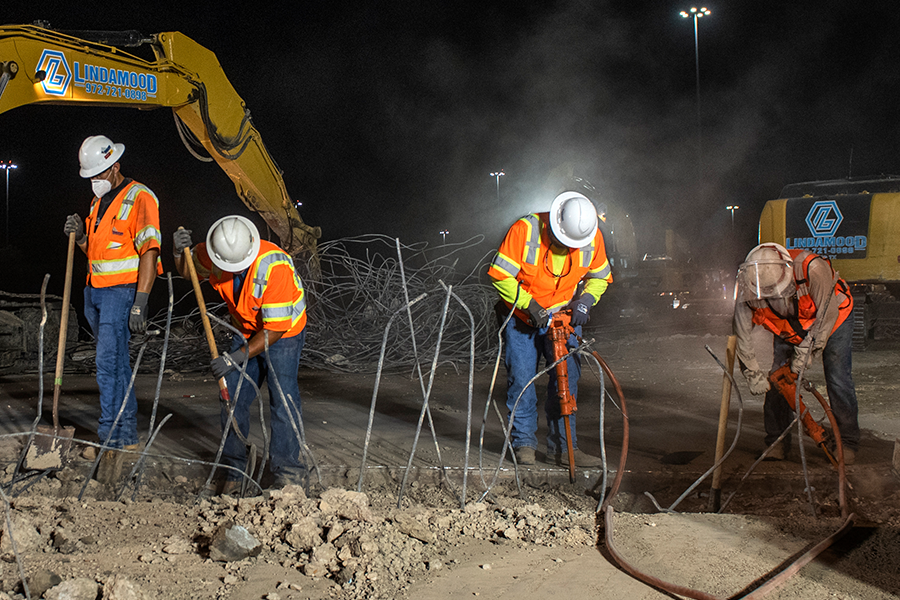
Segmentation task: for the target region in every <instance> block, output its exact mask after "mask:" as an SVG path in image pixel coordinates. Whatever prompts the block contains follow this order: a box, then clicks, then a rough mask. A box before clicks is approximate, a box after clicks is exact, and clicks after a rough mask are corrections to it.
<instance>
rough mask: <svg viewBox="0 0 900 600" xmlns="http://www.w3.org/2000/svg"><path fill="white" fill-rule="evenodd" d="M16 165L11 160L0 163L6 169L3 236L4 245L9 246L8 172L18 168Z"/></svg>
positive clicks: (0, 166)
mask: <svg viewBox="0 0 900 600" xmlns="http://www.w3.org/2000/svg"><path fill="white" fill-rule="evenodd" d="M18 168H19V166H18V165H14V164H13V163H12V162H7V163H0V169H3V170H4V171H6V215H5V216H6V225H5V227H4V230H5V231H6V235H5V237H4V238H3V239H4V241H5V242H6V245H7V246H9V172H10V171H11V170H12V169H18Z"/></svg>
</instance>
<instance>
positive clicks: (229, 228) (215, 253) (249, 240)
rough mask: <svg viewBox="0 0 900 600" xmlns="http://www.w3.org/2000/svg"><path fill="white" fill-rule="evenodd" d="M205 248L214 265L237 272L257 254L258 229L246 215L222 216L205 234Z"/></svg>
mask: <svg viewBox="0 0 900 600" xmlns="http://www.w3.org/2000/svg"><path fill="white" fill-rule="evenodd" d="M206 250H207V253H208V254H209V258H210V259H211V260H212V262H213V264H214V265H216V266H217V267H219V268H220V269H222V270H223V271H226V272H228V273H239V272H240V271H243V270H244V269H246V268H247V267H249V266H250V265H251V264H253V261H254V260H256V255H257V254H259V230H258V229H257V228H256V225H254V224H253V221H251V220H250V219H248V218H246V217H241V216H238V215H233V216H229V217H222V218H221V219H219V220H218V221H216V222H215V223H213V226H212V227H210V228H209V233H207V234H206Z"/></svg>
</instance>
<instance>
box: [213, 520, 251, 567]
mask: <svg viewBox="0 0 900 600" xmlns="http://www.w3.org/2000/svg"><path fill="white" fill-rule="evenodd" d="M261 551H262V545H261V544H260V543H259V542H258V541H257V540H256V538H254V537H253V536H252V535H250V532H249V531H247V529H246V528H244V527H242V526H241V525H235V524H234V523H233V522H230V521H229V522H226V523H223V524H222V525H220V526H219V527H218V528H217V529H216V531H215V532H214V533H213V536H212V540H211V541H210V543H209V557H210V558H211V559H213V560H215V561H218V562H233V561H236V560H244V559H245V558H248V557H250V556H256V555H258V554H259V553H260V552H261Z"/></svg>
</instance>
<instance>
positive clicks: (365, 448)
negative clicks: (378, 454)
mask: <svg viewBox="0 0 900 600" xmlns="http://www.w3.org/2000/svg"><path fill="white" fill-rule="evenodd" d="M426 296H428V294H427V293H422V294H420V295H418V296H416V297H415V298H413V299H412V300H410V301H409V302H407V303H406V304H405V305H404V306H401V307H400V308H399V309H397V310H396V311H394V314H392V315H391V316H390V318H389V319H388V322H387V326H385V328H384V334H383V339H382V342H381V355H380V356H379V357H378V369H377V370H376V373H375V386H374V388H373V389H372V403H371V405H370V406H369V423H368V425H366V439H365V441H364V442H363V453H362V461H361V463H360V466H359V481H358V482H357V484H356V491H357V492H362V486H363V480H364V479H365V473H366V458H367V457H368V454H369V441H370V440H371V439H372V423H373V422H374V421H375V402H376V400H377V399H378V387H379V385H380V384H381V372H382V368H383V367H384V356H385V353H386V352H387V341H388V333H390V330H391V325H392V324H393V323H394V319H395V318H397V316H398V315H399V314H400V313H401V312H403V311H405V310H406V309H407V308H408V307H409V306H412V305H414V304H416V303H417V302H420V301H421V300H422V299H424V298H425V297H426Z"/></svg>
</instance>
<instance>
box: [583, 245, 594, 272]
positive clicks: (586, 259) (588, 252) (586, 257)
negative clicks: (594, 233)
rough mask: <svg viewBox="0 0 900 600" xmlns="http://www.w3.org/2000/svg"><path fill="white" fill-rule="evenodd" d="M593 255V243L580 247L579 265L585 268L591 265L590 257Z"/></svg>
mask: <svg viewBox="0 0 900 600" xmlns="http://www.w3.org/2000/svg"><path fill="white" fill-rule="evenodd" d="M593 257H594V243H593V240H591V243H590V244H588V245H587V246H585V247H584V248H582V249H581V266H582V267H583V268H585V269H587V268H588V267H590V266H591V259H592V258H593Z"/></svg>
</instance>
